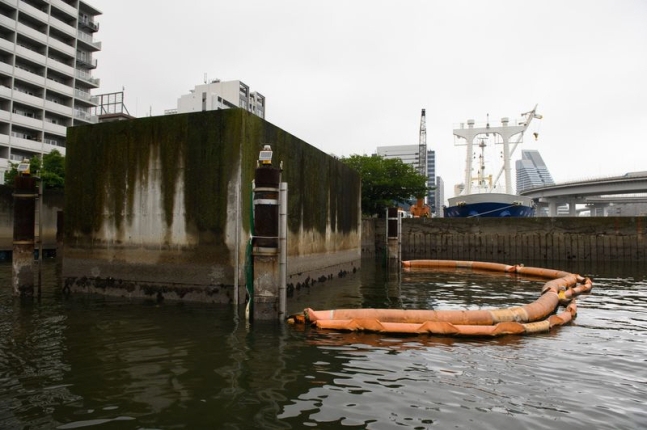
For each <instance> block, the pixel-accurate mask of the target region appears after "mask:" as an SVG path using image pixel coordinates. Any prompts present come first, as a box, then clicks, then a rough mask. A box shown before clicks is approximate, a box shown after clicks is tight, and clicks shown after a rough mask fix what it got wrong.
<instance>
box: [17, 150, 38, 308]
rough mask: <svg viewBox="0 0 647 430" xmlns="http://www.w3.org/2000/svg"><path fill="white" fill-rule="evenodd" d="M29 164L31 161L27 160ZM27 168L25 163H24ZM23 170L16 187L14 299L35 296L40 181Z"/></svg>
mask: <svg viewBox="0 0 647 430" xmlns="http://www.w3.org/2000/svg"><path fill="white" fill-rule="evenodd" d="M27 163H28V161H27ZM21 166H23V163H21ZM28 166H29V165H28V164H27V167H23V168H22V169H21V168H20V167H19V169H18V172H19V174H18V176H16V180H15V183H14V184H15V186H14V194H13V197H14V210H13V215H14V216H13V254H12V284H13V295H14V296H33V295H34V223H35V217H36V197H37V191H36V178H35V177H33V176H30V175H29V167H28Z"/></svg>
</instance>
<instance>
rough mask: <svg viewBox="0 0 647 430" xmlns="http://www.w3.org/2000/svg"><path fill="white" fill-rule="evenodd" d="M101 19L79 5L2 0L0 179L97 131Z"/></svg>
mask: <svg viewBox="0 0 647 430" xmlns="http://www.w3.org/2000/svg"><path fill="white" fill-rule="evenodd" d="M100 14H101V12H100V11H99V10H97V9H96V8H94V7H93V6H91V5H90V4H89V3H87V2H86V1H84V0H0V179H2V177H3V176H4V172H5V171H6V170H7V169H8V167H9V163H8V162H9V161H11V162H14V163H15V162H19V161H21V160H22V159H23V158H30V157H33V156H34V155H37V154H45V153H49V152H51V151H52V150H54V149H57V150H58V151H59V152H60V153H61V154H63V155H65V138H66V129H67V127H71V126H75V125H80V124H91V123H96V122H97V118H96V116H94V115H93V109H94V108H95V107H96V106H97V103H96V99H95V98H94V97H93V96H92V95H91V91H92V90H93V89H95V88H98V87H99V79H96V78H94V77H93V76H92V70H93V69H95V68H96V67H97V60H96V59H94V58H93V54H94V53H95V52H97V51H100V50H101V42H97V41H96V40H95V37H94V35H95V33H96V32H97V31H98V30H99V25H98V24H97V22H96V21H95V18H96V17H97V16H98V15H100Z"/></svg>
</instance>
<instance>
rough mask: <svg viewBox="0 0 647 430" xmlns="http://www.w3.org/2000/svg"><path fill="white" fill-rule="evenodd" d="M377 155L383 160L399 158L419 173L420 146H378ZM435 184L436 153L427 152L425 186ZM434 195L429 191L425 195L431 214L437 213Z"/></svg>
mask: <svg viewBox="0 0 647 430" xmlns="http://www.w3.org/2000/svg"><path fill="white" fill-rule="evenodd" d="M377 155H381V156H382V157H384V158H399V159H400V160H402V162H403V163H406V164H409V165H410V166H412V167H413V168H414V169H416V171H420V146H419V145H393V146H378V147H377ZM435 184H436V151H432V150H427V185H428V186H431V187H433V186H435ZM436 201H437V200H436V194H435V193H434V191H429V194H428V195H427V204H428V205H429V207H430V208H431V212H432V213H434V212H435V213H438V210H437V209H438V207H437V205H436Z"/></svg>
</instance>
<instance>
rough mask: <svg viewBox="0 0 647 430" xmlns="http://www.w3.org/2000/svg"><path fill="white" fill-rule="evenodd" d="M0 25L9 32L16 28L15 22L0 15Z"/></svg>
mask: <svg viewBox="0 0 647 430" xmlns="http://www.w3.org/2000/svg"><path fill="white" fill-rule="evenodd" d="M0 25H1V26H3V27H7V28H8V29H9V30H14V29H15V28H16V20H15V19H11V18H9V17H8V16H4V15H0Z"/></svg>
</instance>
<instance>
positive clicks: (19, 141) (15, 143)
mask: <svg viewBox="0 0 647 430" xmlns="http://www.w3.org/2000/svg"><path fill="white" fill-rule="evenodd" d="M11 147H12V148H15V149H22V150H24V151H31V152H42V150H43V142H41V141H39V140H32V139H25V138H23V137H18V136H16V135H12V136H11Z"/></svg>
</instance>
